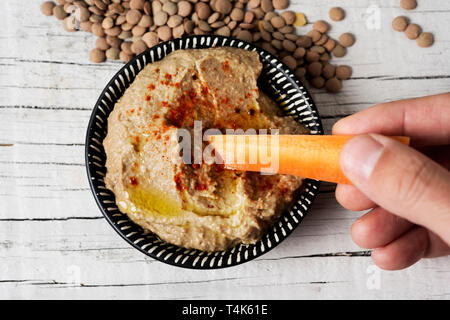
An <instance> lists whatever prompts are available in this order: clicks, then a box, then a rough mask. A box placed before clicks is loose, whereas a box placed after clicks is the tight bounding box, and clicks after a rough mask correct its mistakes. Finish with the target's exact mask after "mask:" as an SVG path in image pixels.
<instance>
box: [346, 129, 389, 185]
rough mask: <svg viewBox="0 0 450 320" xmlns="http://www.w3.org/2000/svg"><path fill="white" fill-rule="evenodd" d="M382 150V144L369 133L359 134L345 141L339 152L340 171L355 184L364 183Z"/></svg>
mask: <svg viewBox="0 0 450 320" xmlns="http://www.w3.org/2000/svg"><path fill="white" fill-rule="evenodd" d="M382 152H383V145H382V144H380V143H379V142H378V141H376V140H375V139H373V138H372V137H371V136H369V135H361V136H357V137H354V138H352V139H351V140H350V141H349V142H347V143H346V144H345V145H344V147H343V149H342V152H341V156H340V164H341V168H342V171H343V172H344V174H345V175H346V177H347V178H348V179H350V181H352V182H353V183H355V184H359V183H365V182H367V181H368V180H369V178H370V176H371V175H372V172H373V169H374V168H375V165H376V164H377V161H378V159H379V158H380V156H381V153H382Z"/></svg>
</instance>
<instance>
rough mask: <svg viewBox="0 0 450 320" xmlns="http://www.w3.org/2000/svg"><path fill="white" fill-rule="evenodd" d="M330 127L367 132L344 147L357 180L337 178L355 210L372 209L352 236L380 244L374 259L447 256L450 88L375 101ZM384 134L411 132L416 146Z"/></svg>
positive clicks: (400, 261) (348, 171)
mask: <svg viewBox="0 0 450 320" xmlns="http://www.w3.org/2000/svg"><path fill="white" fill-rule="evenodd" d="M365 133H378V134H367V135H364V134H365ZM333 134H362V135H361V136H357V137H355V138H353V139H351V140H350V141H349V142H348V143H347V144H346V145H345V146H344V148H343V150H342V153H341V158H340V161H341V167H342V170H343V172H344V174H345V175H346V176H347V178H348V179H349V180H350V181H351V182H352V183H353V186H349V185H338V186H337V188H336V199H337V200H338V202H339V203H340V204H341V205H342V206H344V207H345V208H347V209H349V210H353V211H362V210H367V209H371V208H373V209H372V210H371V211H370V212H369V213H367V214H365V215H364V216H362V217H361V218H359V219H358V220H357V221H356V222H355V223H354V224H353V225H352V228H351V235H352V238H353V240H354V241H355V242H356V244H358V245H359V246H361V247H363V248H368V249H375V250H374V251H373V252H372V259H373V260H374V262H375V264H377V265H378V266H379V267H380V268H382V269H387V270H398V269H403V268H406V267H409V266H410V265H412V264H414V263H416V262H417V261H419V260H420V259H421V258H433V257H439V256H445V255H449V254H450V172H449V169H450V93H447V94H441V95H436V96H430V97H424V98H418V99H412V100H403V101H396V102H391V103H386V104H381V105H377V106H374V107H372V108H369V109H367V110H364V111H361V112H358V113H356V114H354V115H352V116H349V117H347V118H344V119H342V120H340V121H338V122H337V123H336V124H335V125H334V127H333ZM381 134H383V135H391V136H393V135H401V136H409V137H411V142H412V146H413V147H414V148H416V150H415V149H413V148H410V147H407V146H404V145H402V144H401V143H399V142H397V141H394V140H392V139H389V138H387V137H385V136H382V135H381ZM418 150H419V151H421V152H422V153H421V152H419V151H418ZM431 159H433V160H431Z"/></svg>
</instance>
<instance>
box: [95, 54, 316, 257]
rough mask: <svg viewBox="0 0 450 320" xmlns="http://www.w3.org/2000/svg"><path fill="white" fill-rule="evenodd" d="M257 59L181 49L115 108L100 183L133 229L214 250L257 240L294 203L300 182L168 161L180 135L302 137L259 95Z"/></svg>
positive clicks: (142, 76)
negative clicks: (251, 132) (263, 132)
mask: <svg viewBox="0 0 450 320" xmlns="http://www.w3.org/2000/svg"><path fill="white" fill-rule="evenodd" d="M261 69H262V65H261V63H260V61H259V57H258V54H257V53H256V52H249V51H244V50H240V49H233V48H212V49H198V50H178V51H175V52H173V53H171V54H170V55H168V56H167V57H165V58H164V59H163V60H161V61H159V62H155V63H152V64H149V65H147V66H146V67H145V68H144V69H143V70H142V71H141V72H140V73H139V74H138V75H137V77H136V79H135V80H134V82H133V83H132V84H131V85H130V87H129V88H128V89H127V90H126V92H125V93H124V95H123V96H122V97H121V99H120V100H119V101H118V102H117V103H116V105H115V107H114V110H113V111H112V112H111V114H110V116H109V118H108V134H107V136H106V138H105V140H104V148H105V151H106V155H107V161H106V168H107V174H106V179H105V182H106V186H107V188H108V189H110V190H112V191H113V192H114V194H115V197H116V203H117V205H118V207H119V209H120V211H122V212H123V213H126V214H127V215H128V216H129V217H130V218H131V219H132V220H133V221H134V222H135V223H137V224H138V225H140V226H141V227H142V228H144V229H145V230H149V231H151V232H153V233H155V234H157V235H158V236H159V237H160V238H161V239H163V240H165V241H167V242H169V243H172V244H175V245H178V246H181V247H185V248H195V249H199V250H204V251H219V250H225V249H227V248H230V247H232V246H234V245H236V244H238V243H246V244H249V243H254V242H256V241H258V240H259V239H260V238H261V237H262V236H263V235H264V233H265V232H266V231H267V229H268V228H270V227H271V226H272V225H273V224H274V223H275V222H276V221H277V219H278V218H279V217H280V215H281V213H282V212H283V211H284V210H286V209H287V208H288V207H289V206H290V205H291V203H292V201H293V199H294V196H295V193H296V192H297V190H298V189H299V188H300V186H301V183H302V179H301V178H298V177H294V176H288V175H261V174H259V173H255V172H241V171H231V170H224V169H223V167H222V166H221V165H219V164H206V163H202V164H186V163H185V162H180V161H178V162H177V161H173V159H171V156H170V155H171V154H172V151H173V150H177V148H179V137H178V135H177V132H178V130H179V129H181V128H184V129H188V130H193V126H194V121H196V120H201V121H202V126H203V129H208V128H217V129H219V130H225V129H237V128H241V129H243V130H247V129H249V128H253V129H256V130H258V129H271V128H279V130H280V131H279V132H280V133H283V134H305V133H308V130H307V129H306V128H304V127H302V126H301V125H299V124H298V123H297V122H296V121H294V120H293V119H292V118H290V117H286V116H282V115H281V114H280V113H279V108H278V107H277V106H276V104H275V103H274V102H273V101H272V100H271V99H270V98H269V97H267V96H266V95H265V94H264V93H262V92H260V91H259V89H258V86H257V79H258V77H259V74H260V72H261Z"/></svg>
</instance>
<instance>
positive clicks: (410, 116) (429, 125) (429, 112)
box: [333, 93, 450, 146]
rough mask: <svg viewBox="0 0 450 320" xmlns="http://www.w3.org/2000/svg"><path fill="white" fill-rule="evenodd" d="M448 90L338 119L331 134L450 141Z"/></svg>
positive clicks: (421, 141)
mask: <svg viewBox="0 0 450 320" xmlns="http://www.w3.org/2000/svg"><path fill="white" fill-rule="evenodd" d="M449 123H450V93H445V94H440V95H435V96H429V97H423V98H416V99H410V100H401V101H394V102H389V103H383V104H379V105H376V106H374V107H371V108H368V109H366V110H363V111H361V112H358V113H356V114H354V115H351V116H349V117H346V118H344V119H341V120H339V121H338V122H337V123H336V124H335V125H334V126H333V134H364V133H380V134H383V135H391V136H392V135H401V136H408V137H411V138H412V144H413V145H414V146H424V145H447V144H450V125H449Z"/></svg>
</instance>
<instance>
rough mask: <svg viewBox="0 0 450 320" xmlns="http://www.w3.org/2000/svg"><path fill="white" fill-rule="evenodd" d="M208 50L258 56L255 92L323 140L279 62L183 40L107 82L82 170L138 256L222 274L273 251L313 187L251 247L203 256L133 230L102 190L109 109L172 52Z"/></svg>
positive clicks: (210, 40) (300, 91)
mask: <svg viewBox="0 0 450 320" xmlns="http://www.w3.org/2000/svg"><path fill="white" fill-rule="evenodd" d="M211 47H234V48H241V49H244V50H250V51H256V52H258V53H259V57H260V60H261V62H262V64H263V70H262V73H261V76H260V78H259V87H260V89H261V90H263V91H264V92H265V93H267V94H268V95H269V96H271V97H272V98H273V99H274V101H276V102H277V104H278V106H279V107H280V108H281V109H282V110H283V112H284V113H285V114H286V115H290V116H293V117H294V118H295V119H296V120H297V121H298V122H300V123H301V124H303V125H304V126H306V127H307V128H309V129H310V130H311V134H323V129H322V124H321V121H320V118H319V114H318V112H317V109H316V107H315V105H314V102H313V100H312V98H311V96H310V94H309V93H308V91H307V90H306V88H305V87H304V85H303V84H302V83H301V82H300V81H299V80H298V79H296V78H295V77H294V75H293V74H292V72H291V71H290V70H289V69H288V68H287V67H286V65H284V64H283V63H282V62H281V61H280V60H279V59H277V58H276V57H274V56H273V55H271V54H270V53H268V52H267V51H264V50H262V49H260V48H258V47H256V46H254V45H252V44H249V43H247V42H244V41H241V40H237V39H233V38H227V37H221V36H214V35H199V36H189V37H185V38H181V39H175V40H171V41H168V42H164V43H161V44H159V45H157V46H155V47H153V48H150V49H148V50H147V51H145V52H143V53H142V54H140V55H138V56H137V57H136V58H134V59H133V60H131V61H130V62H129V63H127V64H126V65H125V66H124V67H123V68H122V69H120V71H119V72H118V73H117V74H116V75H115V76H114V77H113V78H112V79H111V81H110V82H109V83H108V85H107V86H106V88H105V89H104V90H103V92H102V94H101V95H100V98H99V99H98V101H97V103H96V104H95V107H94V110H93V111H92V115H91V119H90V121H89V126H88V130H87V136H86V168H87V174H88V178H89V183H90V186H91V189H92V192H93V194H94V197H95V200H96V201H97V204H98V206H99V208H100V210H101V211H102V213H103V215H104V216H105V218H106V220H107V221H108V222H109V223H110V224H111V226H112V227H113V228H114V229H115V230H116V231H117V232H118V233H119V234H120V235H121V236H122V238H123V239H125V240H126V241H127V242H128V243H129V244H130V245H132V246H133V247H135V248H136V249H138V250H139V251H141V252H142V253H144V254H146V255H148V256H150V257H152V258H155V259H158V260H160V261H162V262H165V263H168V264H171V265H175V266H179V267H185V268H195V269H214V268H225V267H230V266H234V265H237V264H241V263H244V262H247V261H250V260H252V259H254V258H256V257H259V256H261V255H263V254H264V253H266V252H268V251H270V250H271V249H273V248H274V247H276V246H277V245H278V244H279V243H280V242H281V241H283V240H284V239H285V238H286V237H287V236H288V235H289V234H290V233H291V232H292V231H293V230H294V229H295V227H297V226H298V225H299V224H300V223H301V221H302V220H303V217H304V216H305V214H306V213H307V212H308V210H309V208H310V206H311V204H312V202H313V201H314V198H315V196H316V194H317V192H318V189H319V184H320V183H319V181H316V180H305V181H304V184H303V189H302V191H301V192H300V194H299V195H298V198H297V199H296V201H295V202H294V204H293V205H292V207H291V208H290V210H289V211H286V212H284V213H283V214H282V216H281V218H280V220H279V221H278V222H277V223H275V225H274V226H273V227H272V228H271V229H270V230H269V231H268V232H267V234H266V235H265V236H264V237H263V238H262V239H261V240H260V241H258V242H257V243H255V244H251V245H244V244H241V245H237V246H236V247H234V248H231V249H229V250H227V251H218V252H203V251H199V250H193V249H185V248H181V247H178V246H175V245H172V244H170V243H167V242H165V241H163V240H161V239H159V238H158V236H156V235H154V234H152V233H151V232H148V231H144V230H143V229H142V228H141V227H139V226H138V225H136V224H134V223H133V222H132V221H131V220H130V219H129V218H128V217H127V215H125V214H123V213H121V212H120V211H119V209H118V208H117V206H116V203H115V199H114V194H113V193H112V192H111V191H110V190H108V189H106V187H105V183H104V180H103V178H104V177H105V174H106V168H105V161H106V155H105V151H104V149H103V145H102V143H103V139H104V138H105V136H106V132H107V119H108V115H109V113H110V112H111V111H112V109H113V108H114V105H115V103H116V102H117V101H118V99H119V98H120V97H121V96H122V95H123V93H124V92H125V90H126V89H127V88H128V87H129V86H130V84H131V83H132V82H133V80H134V78H135V77H136V75H137V74H138V73H139V71H141V70H142V69H143V68H144V67H145V66H146V65H147V64H149V63H152V62H154V61H158V60H161V59H163V58H164V57H165V56H166V55H168V54H169V53H171V52H173V51H175V50H183V49H201V48H211Z"/></svg>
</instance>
